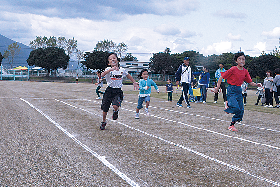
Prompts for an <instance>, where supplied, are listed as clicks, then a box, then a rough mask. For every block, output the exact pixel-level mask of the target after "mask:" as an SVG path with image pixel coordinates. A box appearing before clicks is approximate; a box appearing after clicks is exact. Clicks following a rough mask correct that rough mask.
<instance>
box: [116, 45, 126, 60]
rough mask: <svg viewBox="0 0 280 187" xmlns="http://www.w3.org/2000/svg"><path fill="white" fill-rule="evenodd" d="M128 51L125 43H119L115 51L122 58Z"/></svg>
mask: <svg viewBox="0 0 280 187" xmlns="http://www.w3.org/2000/svg"><path fill="white" fill-rule="evenodd" d="M126 51H127V45H126V44H125V43H123V42H121V43H119V44H118V45H117V47H116V49H115V51H114V52H115V53H117V54H118V55H119V57H120V58H121V57H122V53H124V52H126Z"/></svg>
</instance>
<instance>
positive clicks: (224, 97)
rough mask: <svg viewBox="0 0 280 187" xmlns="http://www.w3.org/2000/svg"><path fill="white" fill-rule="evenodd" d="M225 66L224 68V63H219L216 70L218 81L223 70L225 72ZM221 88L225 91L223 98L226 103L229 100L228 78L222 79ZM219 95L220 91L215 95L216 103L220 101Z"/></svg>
mask: <svg viewBox="0 0 280 187" xmlns="http://www.w3.org/2000/svg"><path fill="white" fill-rule="evenodd" d="M225 71H226V70H225V68H224V64H223V63H220V64H219V69H217V70H216V72H215V78H216V82H218V80H219V78H220V77H221V72H225ZM220 88H221V89H222V93H223V99H224V103H225V102H226V101H227V93H226V80H225V79H222V82H221V85H220ZM218 95H219V93H218V92H217V93H215V96H214V103H217V101H218Z"/></svg>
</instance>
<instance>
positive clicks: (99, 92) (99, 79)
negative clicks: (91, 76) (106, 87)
mask: <svg viewBox="0 0 280 187" xmlns="http://www.w3.org/2000/svg"><path fill="white" fill-rule="evenodd" d="M96 75H97V79H96V83H95V85H97V88H96V90H95V91H96V94H97V98H96V99H101V97H100V94H104V92H101V91H99V90H100V89H101V88H102V87H103V79H102V77H101V71H100V70H98V71H97V72H96Z"/></svg>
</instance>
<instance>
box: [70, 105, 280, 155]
mask: <svg viewBox="0 0 280 187" xmlns="http://www.w3.org/2000/svg"><path fill="white" fill-rule="evenodd" d="M94 102H95V101H94ZM67 105H69V104H68V103H67ZM122 109H123V110H127V111H130V109H126V108H124V107H122ZM185 114H186V113H185ZM189 115H194V114H189ZM150 116H151V117H154V118H158V119H162V120H166V121H168V120H169V119H166V118H163V117H160V116H156V115H153V114H150ZM207 119H211V118H207ZM213 119H215V120H219V119H216V118H213ZM221 121H222V120H221ZM173 122H174V123H179V124H182V125H185V126H187V127H191V128H194V129H198V130H203V131H206V132H210V133H213V134H217V135H220V136H224V137H227V138H234V139H237V140H239V141H244V142H247V143H252V144H255V145H260V146H264V147H268V148H272V149H277V150H280V147H277V146H273V145H269V144H263V143H259V142H255V141H251V140H247V139H244V138H240V137H238V136H231V135H227V134H223V133H220V132H216V131H213V130H209V129H205V128H200V127H196V126H193V125H189V124H186V123H183V122H180V121H175V120H173Z"/></svg>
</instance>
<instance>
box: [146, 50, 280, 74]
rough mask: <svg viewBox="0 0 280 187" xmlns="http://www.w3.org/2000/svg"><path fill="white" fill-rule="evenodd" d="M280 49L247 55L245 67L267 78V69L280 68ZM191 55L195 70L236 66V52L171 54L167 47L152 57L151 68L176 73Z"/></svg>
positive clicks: (251, 72) (252, 72)
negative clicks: (200, 67)
mask: <svg viewBox="0 0 280 187" xmlns="http://www.w3.org/2000/svg"><path fill="white" fill-rule="evenodd" d="M279 54H280V53H279V50H278V49H277V48H276V50H273V53H270V54H265V53H263V54H262V55H261V56H259V57H250V56H249V55H246V64H245V68H246V69H248V71H249V72H250V74H251V76H252V77H254V78H255V77H259V78H262V79H263V78H265V77H266V71H267V70H270V71H272V72H273V71H274V70H275V69H276V68H280V56H279ZM186 56H188V57H190V65H191V67H192V69H193V70H194V71H197V67H198V66H206V67H208V68H209V70H210V72H211V71H212V72H214V71H216V70H217V69H218V65H219V64H220V63H223V64H224V67H225V69H229V68H231V67H232V66H235V65H236V63H235V62H234V60H233V57H234V53H223V54H221V55H215V54H214V55H211V56H207V57H205V56H203V55H202V54H199V52H196V51H185V52H183V53H176V54H170V50H169V49H168V48H166V50H165V51H164V52H161V53H155V54H153V57H152V58H151V59H150V69H151V70H152V71H153V72H154V73H158V74H163V75H174V74H175V72H176V71H177V69H178V67H179V66H180V65H181V64H182V62H183V59H184V57H186Z"/></svg>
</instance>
